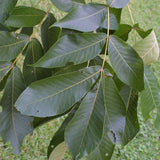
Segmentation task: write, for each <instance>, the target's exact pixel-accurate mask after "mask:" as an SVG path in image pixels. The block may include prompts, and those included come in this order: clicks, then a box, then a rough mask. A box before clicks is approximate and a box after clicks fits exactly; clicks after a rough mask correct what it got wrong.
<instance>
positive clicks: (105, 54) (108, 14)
mask: <svg viewBox="0 0 160 160" xmlns="http://www.w3.org/2000/svg"><path fill="white" fill-rule="evenodd" d="M107 16H108V21H107V22H108V27H107V38H106V47H105V53H104V59H103V63H102V68H101V72H103V69H104V64H105V61H106V56H107V50H108V42H109V27H110V17H109V16H110V13H109V7H107Z"/></svg>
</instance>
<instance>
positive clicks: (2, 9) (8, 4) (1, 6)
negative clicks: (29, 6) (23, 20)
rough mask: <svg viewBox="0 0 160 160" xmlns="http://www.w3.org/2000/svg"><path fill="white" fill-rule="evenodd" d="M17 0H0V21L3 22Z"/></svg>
mask: <svg viewBox="0 0 160 160" xmlns="http://www.w3.org/2000/svg"><path fill="white" fill-rule="evenodd" d="M16 3H17V0H1V1H0V22H2V23H3V22H4V21H5V20H6V19H7V18H8V16H9V14H10V13H11V11H12V10H13V9H14V7H15V5H16Z"/></svg>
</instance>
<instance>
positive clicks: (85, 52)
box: [33, 33, 106, 68]
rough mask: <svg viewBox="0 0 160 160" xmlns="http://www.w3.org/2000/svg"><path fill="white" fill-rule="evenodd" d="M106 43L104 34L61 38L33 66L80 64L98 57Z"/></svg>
mask: <svg viewBox="0 0 160 160" xmlns="http://www.w3.org/2000/svg"><path fill="white" fill-rule="evenodd" d="M105 41H106V34H104V33H82V34H70V35H66V36H63V37H62V38H60V39H59V40H58V41H57V42H56V43H55V44H54V45H53V46H52V47H51V48H50V49H49V51H48V52H47V53H46V54H45V55H44V56H43V57H42V58H41V59H40V60H39V61H38V62H37V63H36V64H35V65H33V66H35V67H44V68H56V67H64V66H65V65H66V64H67V63H69V62H72V63H73V64H75V65H76V64H80V63H83V62H86V61H88V60H90V59H92V58H94V57H96V56H97V55H98V54H99V53H100V52H101V50H102V48H103V46H104V44H105Z"/></svg>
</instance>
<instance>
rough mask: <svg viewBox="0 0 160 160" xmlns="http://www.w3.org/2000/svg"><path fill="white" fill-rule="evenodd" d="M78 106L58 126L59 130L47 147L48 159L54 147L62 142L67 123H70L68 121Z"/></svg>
mask: <svg viewBox="0 0 160 160" xmlns="http://www.w3.org/2000/svg"><path fill="white" fill-rule="evenodd" d="M78 106H79V105H77V106H75V108H74V109H73V110H72V111H71V112H70V113H69V115H68V117H67V118H66V119H65V120H64V121H63V123H62V125H61V126H60V128H59V129H58V131H57V132H56V133H55V134H54V136H53V138H52V140H51V142H50V144H49V146H48V153H47V156H48V158H49V157H50V155H51V153H52V152H53V151H54V150H55V149H56V147H57V146H58V145H59V144H61V143H63V142H64V132H65V129H66V127H67V125H68V123H69V122H70V120H71V119H72V118H73V116H74V114H75V112H76V110H77V107H78Z"/></svg>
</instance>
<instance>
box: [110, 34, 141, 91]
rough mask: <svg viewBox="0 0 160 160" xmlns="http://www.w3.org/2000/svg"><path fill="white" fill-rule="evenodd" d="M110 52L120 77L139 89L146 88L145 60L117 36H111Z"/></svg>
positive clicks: (111, 59)
mask: <svg viewBox="0 0 160 160" xmlns="http://www.w3.org/2000/svg"><path fill="white" fill-rule="evenodd" d="M108 47H109V48H108V54H109V58H110V61H111V64H112V67H113V69H114V71H115V72H116V74H117V76H118V78H119V79H120V80H121V81H122V82H124V83H126V84H127V85H129V86H131V87H133V88H134V89H137V90H139V91H141V90H143V88H144V79H143V70H144V67H143V61H142V59H141V58H140V57H139V55H138V54H137V52H136V51H135V50H134V49H133V48H132V47H130V46H129V45H128V44H127V43H125V42H124V41H123V40H121V39H120V38H118V37H117V36H114V35H112V36H110V38H109V46H108Z"/></svg>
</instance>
